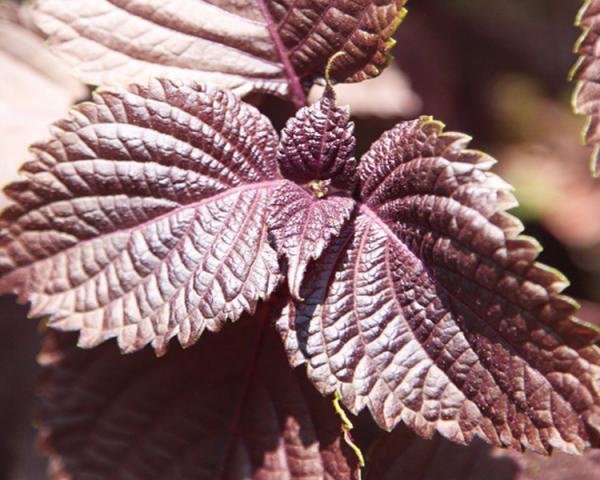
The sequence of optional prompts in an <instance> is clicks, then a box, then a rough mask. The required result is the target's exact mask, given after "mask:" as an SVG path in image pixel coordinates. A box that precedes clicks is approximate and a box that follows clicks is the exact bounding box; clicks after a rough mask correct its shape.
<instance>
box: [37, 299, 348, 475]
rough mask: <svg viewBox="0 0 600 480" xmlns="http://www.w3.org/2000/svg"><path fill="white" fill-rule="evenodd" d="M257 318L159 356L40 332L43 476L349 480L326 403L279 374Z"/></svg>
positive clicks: (279, 357) (298, 378) (278, 351)
mask: <svg viewBox="0 0 600 480" xmlns="http://www.w3.org/2000/svg"><path fill="white" fill-rule="evenodd" d="M264 315H265V310H264V308H259V311H258V314H257V317H256V318H253V319H250V318H243V319H241V320H240V321H239V322H238V324H236V325H228V326H227V327H226V328H225V329H224V330H223V331H222V332H220V333H219V334H218V335H213V334H208V335H205V336H203V337H202V338H201V339H200V341H199V343H198V344H197V345H195V346H193V347H192V348H190V349H188V350H185V351H183V350H181V349H180V348H177V347H175V348H173V349H171V351H170V352H169V353H168V354H167V355H166V356H165V357H164V358H160V359H157V358H155V357H154V355H153V352H152V351H150V350H148V349H146V350H144V351H142V352H138V353H136V354H133V355H128V356H122V355H119V352H118V350H117V349H116V348H115V346H114V345H113V344H105V345H102V346H100V347H97V348H95V349H92V350H81V349H78V348H76V347H75V344H74V343H75V342H74V341H73V340H74V339H73V337H72V336H71V335H67V334H64V333H58V332H54V331H49V332H48V334H47V338H46V345H45V348H44V351H43V352H42V354H41V356H40V360H41V362H42V363H43V364H44V365H45V369H44V381H43V383H42V386H41V389H40V393H41V397H42V406H41V434H40V437H41V440H42V442H41V443H42V447H43V448H44V450H45V452H46V453H48V454H50V458H51V478H54V479H64V478H74V479H84V480H87V479H90V480H91V479H96V480H101V479H103V480H104V479H105V480H116V479H128V480H133V479H136V480H153V479H156V480H163V479H195V480H214V479H232V480H233V479H247V480H281V479H290V480H292V479H300V478H302V479H306V480H325V479H326V480H351V479H356V478H357V475H358V465H357V459H356V456H355V454H354V452H352V451H351V450H350V449H349V447H347V446H346V445H345V443H344V442H343V440H342V438H341V435H342V432H341V422H340V419H339V418H338V417H337V415H336V414H335V412H334V410H333V406H332V404H331V400H330V399H326V398H323V397H321V395H319V394H318V393H317V392H316V391H315V390H314V388H313V387H312V385H310V383H309V382H308V381H307V379H306V376H305V375H304V374H303V373H302V372H299V371H296V372H294V371H293V370H292V369H291V368H290V367H289V365H288V364H287V361H286V359H285V354H284V352H283V350H282V347H281V342H280V341H279V339H278V338H277V334H276V333H275V332H274V331H273V329H272V327H270V326H266V325H264V324H262V322H261V320H260V319H261V318H262V319H263V320H264ZM259 324H262V326H261V327H259Z"/></svg>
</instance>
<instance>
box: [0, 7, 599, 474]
mask: <svg viewBox="0 0 600 480" xmlns="http://www.w3.org/2000/svg"><path fill="white" fill-rule="evenodd" d="M581 3H582V1H581V0H502V1H495V2H491V1H489V0H453V1H448V0H411V1H410V2H409V5H408V8H409V15H408V16H407V18H406V20H405V21H404V23H403V24H402V25H401V26H400V28H399V29H398V32H397V34H396V40H397V45H396V47H395V49H394V51H393V53H394V56H395V58H396V60H395V62H394V65H393V67H392V68H390V69H388V70H387V71H386V72H385V73H384V74H383V75H382V77H380V78H379V79H376V80H372V81H369V82H365V83H363V84H360V85H353V86H348V87H346V86H340V87H338V90H339V96H340V99H341V102H347V103H350V104H351V106H352V111H353V114H354V116H355V122H356V136H357V138H358V140H359V148H360V149H361V150H364V149H366V147H367V146H368V145H369V144H370V143H371V142H372V141H373V140H374V139H375V138H377V137H378V136H379V135H380V134H381V133H382V131H383V130H385V129H388V128H390V127H391V126H392V125H393V124H395V123H396V122H398V121H399V120H401V119H405V118H414V117H415V116H418V115H422V114H428V115H429V114H430V115H434V116H435V117H437V118H438V119H440V120H443V121H444V122H445V123H446V124H447V128H448V129H449V130H458V131H463V132H466V133H468V134H470V135H471V136H473V137H474V139H475V140H474V141H473V143H472V146H473V147H474V148H477V149H480V150H484V151H486V152H489V153H491V154H493V155H494V156H495V157H496V158H497V160H498V165H497V167H496V172H497V173H499V174H500V175H502V176H503V177H504V178H505V179H506V180H507V181H508V182H509V183H511V184H513V185H514V186H515V188H516V195H517V198H518V199H519V201H520V204H521V206H520V207H519V208H518V209H516V210H515V211H514V213H515V214H516V215H518V216H519V217H520V218H521V219H522V220H523V222H524V223H525V225H526V231H525V233H527V234H529V235H532V236H535V237H536V238H537V239H538V240H540V242H541V243H542V245H543V246H544V248H545V250H544V252H543V253H542V255H541V260H542V261H543V262H544V263H547V264H549V265H552V266H554V267H557V268H559V269H560V270H561V271H562V272H563V273H565V274H566V275H567V276H568V277H569V279H570V280H571V282H572V286H571V287H570V289H569V290H568V293H569V294H570V295H572V296H573V297H575V298H576V299H577V300H578V301H580V303H581V304H582V307H583V308H582V314H581V316H582V317H583V318H585V319H586V320H588V321H592V322H596V323H600V320H599V319H600V214H599V206H600V180H599V181H594V180H593V179H591V177H590V175H589V167H588V163H589V162H588V157H589V155H590V150H589V149H588V148H585V147H583V146H581V143H580V142H581V141H580V132H581V129H582V127H583V124H584V119H583V118H581V117H577V116H575V115H574V114H573V113H572V112H571V108H570V95H571V91H572V89H573V85H572V84H569V83H568V82H567V76H568V72H569V70H570V68H571V66H572V65H573V64H574V62H575V60H576V57H575V56H574V54H573V53H572V48H573V44H574V42H575V40H576V39H577V37H578V36H579V33H580V32H579V31H578V29H577V28H575V27H574V26H573V21H574V18H575V15H576V13H577V11H578V9H579V8H580V6H581ZM87 95H88V91H87V89H85V88H84V87H83V86H82V85H80V84H78V83H77V82H76V81H74V80H73V79H72V78H71V77H70V76H69V74H68V72H66V71H64V70H63V68H62V65H61V64H60V63H59V62H57V61H56V60H55V59H54V58H53V57H52V56H51V55H50V54H49V52H47V51H46V50H45V47H44V46H43V38H42V37H41V34H40V32H37V31H36V29H35V28H34V27H33V26H32V24H31V22H30V21H29V19H28V16H27V12H26V11H19V10H18V9H17V8H16V7H15V6H14V5H11V4H8V3H3V4H2V3H0V132H1V133H0V151H1V152H2V162H3V164H2V168H1V169H0V180H1V181H2V182H4V183H5V182H7V181H9V180H10V178H11V177H12V176H13V175H14V172H15V171H16V165H17V164H19V163H21V162H22V161H23V160H24V159H26V158H27V153H26V146H27V144H29V143H31V142H32V141H35V140H36V139H39V138H43V136H44V135H45V132H46V131H47V127H46V125H47V124H48V123H49V122H51V121H52V120H55V119H58V118H59V117H61V116H63V115H64V114H65V113H66V111H67V109H68V106H69V104H71V103H72V102H73V101H75V100H78V99H81V98H85V96H87ZM259 104H260V107H261V109H262V110H263V111H264V112H265V113H266V114H268V115H270V116H271V117H272V118H273V120H274V123H275V124H276V125H277V126H279V127H280V126H281V125H282V124H283V122H284V121H285V119H286V116H287V115H288V114H290V113H291V112H290V110H289V108H288V107H287V106H286V105H283V104H282V102H279V101H277V100H273V99H264V100H260V103H259ZM0 311H1V312H2V314H3V317H4V318H3V319H2V321H1V322H0V431H1V432H2V435H0V479H11V480H12V479H33V480H37V479H42V478H44V477H45V476H44V468H45V466H44V460H43V459H42V458H41V457H40V456H39V455H37V453H36V449H35V447H34V445H33V443H34V439H35V430H34V428H33V423H34V422H33V423H32V419H33V418H35V415H34V412H35V404H34V390H35V376H36V373H37V372H36V365H35V354H36V351H37V350H38V348H39V345H38V344H39V342H38V336H37V332H36V328H37V327H36V322H35V321H33V320H28V319H26V318H25V309H24V308H21V307H18V306H17V305H16V303H15V301H14V299H11V298H2V299H0ZM557 478H558V477H557ZM564 478H567V477H564ZM590 478H592V477H590ZM596 478H598V477H596Z"/></svg>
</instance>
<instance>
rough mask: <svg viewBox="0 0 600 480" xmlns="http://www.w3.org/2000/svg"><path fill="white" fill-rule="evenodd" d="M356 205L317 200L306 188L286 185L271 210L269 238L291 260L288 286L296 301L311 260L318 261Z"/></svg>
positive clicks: (336, 198) (333, 198)
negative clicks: (270, 237)
mask: <svg viewBox="0 0 600 480" xmlns="http://www.w3.org/2000/svg"><path fill="white" fill-rule="evenodd" d="M354 205H355V201H354V200H353V199H352V198H349V197H343V196H328V197H325V198H317V197H316V196H315V195H313V194H311V193H309V192H307V191H306V190H305V189H303V188H302V187H300V186H298V185H296V184H294V183H292V182H285V183H282V184H281V185H280V186H279V187H277V189H275V191H274V192H273V197H272V200H271V204H270V206H269V215H268V217H267V218H268V220H267V222H268V225H269V234H270V235H271V236H272V238H273V242H274V245H275V248H276V250H277V251H278V252H280V253H283V254H284V255H285V256H286V257H287V259H288V272H287V277H288V284H289V289H290V293H291V294H292V295H293V296H294V298H298V297H299V295H300V285H301V283H302V279H303V278H304V272H305V270H306V267H307V265H308V263H309V261H310V260H316V259H318V258H319V257H320V256H321V253H323V250H324V249H325V248H326V247H327V246H328V245H329V243H330V242H331V240H332V239H334V238H335V237H337V236H338V235H339V233H340V230H341V228H342V226H343V225H344V224H345V223H346V221H347V220H348V218H349V217H350V214H351V213H352V210H353V209H354Z"/></svg>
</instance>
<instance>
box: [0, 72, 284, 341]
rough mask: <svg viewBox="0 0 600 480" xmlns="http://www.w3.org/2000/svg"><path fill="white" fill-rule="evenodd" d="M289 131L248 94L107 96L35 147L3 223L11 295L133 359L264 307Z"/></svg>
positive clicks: (186, 91)
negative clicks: (278, 161)
mask: <svg viewBox="0 0 600 480" xmlns="http://www.w3.org/2000/svg"><path fill="white" fill-rule="evenodd" d="M276 142H277V134H276V133H275V131H274V130H273V128H272V126H271V124H270V123H269V122H268V120H267V119H266V118H265V117H263V116H262V115H260V113H258V111H256V110H255V109H254V108H252V107H250V106H248V105H245V104H243V103H241V102H240V101H239V100H238V99H237V97H235V96H234V95H232V94H230V93H225V92H222V91H218V90H213V89H210V88H205V87H202V86H199V85H197V84H191V83H190V84H180V83H173V82H170V81H154V82H152V83H151V84H150V86H149V87H147V88H145V87H144V88H142V87H131V88H130V89H129V90H128V91H120V90H114V91H111V90H102V91H100V92H99V93H97V94H96V96H95V98H94V101H93V102H88V103H84V104H82V105H80V106H78V107H77V108H76V109H75V110H74V111H73V112H72V114H71V118H70V119H69V120H66V121H61V122H58V123H57V124H56V125H55V127H54V128H53V138H52V139H51V140H50V141H48V142H45V143H40V144H37V145H35V147H34V152H35V159H34V160H33V161H30V162H29V163H27V164H25V165H24V167H23V171H22V172H23V175H24V176H25V179H24V180H22V181H20V182H17V183H14V184H12V185H11V186H10V187H9V188H8V190H7V194H8V195H9V196H10V197H11V198H12V199H13V201H14V202H15V204H14V205H13V206H12V207H10V208H9V209H7V210H6V211H5V212H4V213H3V215H2V218H1V222H2V238H1V239H0V242H1V244H2V250H1V254H0V272H1V273H2V274H4V275H3V276H2V277H1V278H0V290H1V291H2V292H5V293H8V292H12V293H17V294H19V295H20V297H21V299H22V300H23V301H25V300H31V303H32V310H31V314H32V315H36V316H39V315H51V317H50V324H51V325H54V326H56V327H57V328H60V329H65V330H80V331H81V337H80V344H81V345H82V346H86V347H89V346H93V345H96V344H98V343H100V342H101V341H103V340H105V339H106V338H109V337H117V339H118V342H119V345H120V346H121V348H122V349H123V350H124V351H132V350H137V349H139V348H141V347H142V346H144V345H145V344H146V343H149V342H152V344H153V345H154V347H155V348H156V349H157V351H159V352H162V351H164V349H165V348H166V344H167V343H168V341H169V339H170V338H171V337H173V336H175V335H177V336H178V338H179V340H180V342H181V343H182V345H184V346H187V345H190V344H192V343H194V341H195V340H196V339H197V338H198V336H199V335H200V333H201V332H202V330H204V329H205V328H208V329H209V330H219V329H220V328H221V327H222V325H223V323H224V322H225V321H226V320H227V319H231V320H235V319H237V318H238V317H239V316H240V315H241V314H242V312H244V311H253V310H254V308H255V306H256V303H257V301H258V299H260V298H265V297H267V296H268V295H269V294H270V293H271V292H272V291H273V289H274V288H275V286H276V284H277V282H278V279H279V273H278V264H277V257H276V254H275V251H274V250H272V248H271V247H270V246H269V245H268V243H267V232H266V225H265V215H266V212H267V207H268V204H269V196H270V192H271V190H272V188H273V186H274V185H275V184H276V183H277V178H278V175H279V174H278V172H277V168H276V165H275V147H276Z"/></svg>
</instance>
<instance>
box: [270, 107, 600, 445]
mask: <svg viewBox="0 0 600 480" xmlns="http://www.w3.org/2000/svg"><path fill="white" fill-rule="evenodd" d="M467 142H468V138H467V137H465V136H464V135H460V134H454V133H443V132H442V126H441V124H439V123H437V122H433V121H431V120H429V119H421V120H418V121H414V122H406V123H403V124H400V125H399V126H397V127H395V128H394V129H393V130H391V131H389V132H387V133H385V134H384V135H383V136H382V137H381V138H380V139H379V140H378V141H377V142H375V144H373V146H372V147H371V149H370V150H369V152H368V153H367V154H366V155H365V156H364V157H363V159H362V162H361V165H360V169H359V176H360V180H359V188H358V190H359V193H358V196H359V199H358V200H359V203H360V206H359V207H358V210H359V212H358V215H357V217H356V218H355V219H354V221H353V223H351V224H349V226H347V227H345V228H343V229H342V233H341V235H340V236H339V237H338V238H337V239H336V240H335V241H334V242H332V244H331V245H330V247H329V248H328V249H327V250H325V252H324V253H323V254H322V255H321V257H320V260H319V261H318V262H314V263H313V264H311V267H310V268H309V270H308V271H307V273H306V275H305V279H304V282H303V284H302V285H303V288H301V289H300V297H301V298H303V299H304V301H297V302H290V303H289V304H288V306H287V307H286V308H285V309H284V311H283V314H282V316H281V318H280V319H279V320H278V322H277V325H278V329H279V330H280V332H281V333H282V336H283V338H284V341H285V343H286V349H287V351H288V355H289V357H290V359H291V361H292V363H293V364H294V365H298V364H301V363H304V362H307V363H308V374H309V378H311V379H312V380H313V382H315V384H316V386H317V388H318V389H319V390H320V391H321V392H322V393H331V392H333V391H339V392H340V394H341V398H342V400H343V402H344V403H345V405H346V406H347V407H348V408H350V409H351V410H352V411H353V412H358V411H359V410H361V409H362V408H363V407H365V406H367V407H368V408H369V409H370V410H371V412H372V414H373V416H374V418H375V420H376V421H377V422H378V424H379V425H380V426H381V427H383V428H386V429H391V428H393V427H394V426H396V425H397V424H398V423H399V422H400V421H401V420H402V421H403V422H405V423H406V424H407V425H409V426H410V427H411V428H412V429H413V430H415V431H416V432H418V433H419V434H420V435H422V436H425V437H430V436H431V435H433V433H434V432H435V431H436V430H437V431H439V432H440V433H442V435H444V436H446V437H447V438H450V439H452V440H454V441H457V442H469V441H470V440H471V439H472V438H474V437H475V436H480V437H483V438H484V439H486V440H487V441H489V442H491V443H493V444H496V445H502V446H510V447H513V448H517V449H518V448H521V447H526V448H531V449H533V450H536V451H540V452H546V451H549V450H551V449H552V448H559V449H562V450H565V451H568V452H579V451H581V450H582V449H583V448H584V447H585V446H587V445H589V444H597V436H596V435H597V430H596V429H595V427H594V426H593V425H592V424H594V423H596V427H597V422H598V418H599V417H598V413H599V406H598V392H597V385H595V382H596V381H597V375H598V370H599V368H598V365H599V360H598V351H597V350H596V349H595V348H594V347H585V345H587V344H589V343H590V342H593V340H594V339H595V338H596V335H597V332H595V331H594V330H591V329H589V328H587V327H586V326H584V325H582V324H580V323H577V321H576V320H575V319H574V318H573V317H572V316H573V313H574V312H575V310H576V307H575V306H574V304H573V302H572V301H571V300H570V299H568V298H567V297H564V296H561V295H560V291H561V290H562V288H564V286H565V281H564V279H563V278H562V277H561V276H559V275H558V274H557V273H556V272H553V271H551V270H549V269H548V268H546V267H544V266H541V265H539V264H536V263H535V258H536V256H537V254H538V251H539V248H538V246H537V245H536V244H535V243H534V242H532V241H531V240H530V239H527V238H524V237H520V236H519V235H518V234H519V232H520V231H521V229H522V226H521V224H520V223H519V222H518V221H517V220H516V219H515V218H513V217H511V216H509V215H508V214H506V213H505V212H504V210H505V209H506V208H508V207H510V206H512V205H514V199H513V198H512V195H511V194H510V192H509V190H508V186H507V185H506V184H505V183H504V182H502V181H501V180H500V179H499V178H498V177H496V176H495V175H493V174H492V173H490V172H489V171H488V170H489V168H490V166H491V165H492V164H493V161H492V160H491V159H490V158H489V157H487V156H485V155H484V154H482V153H480V152H475V151H470V150H466V149H465V146H466V144H467Z"/></svg>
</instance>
